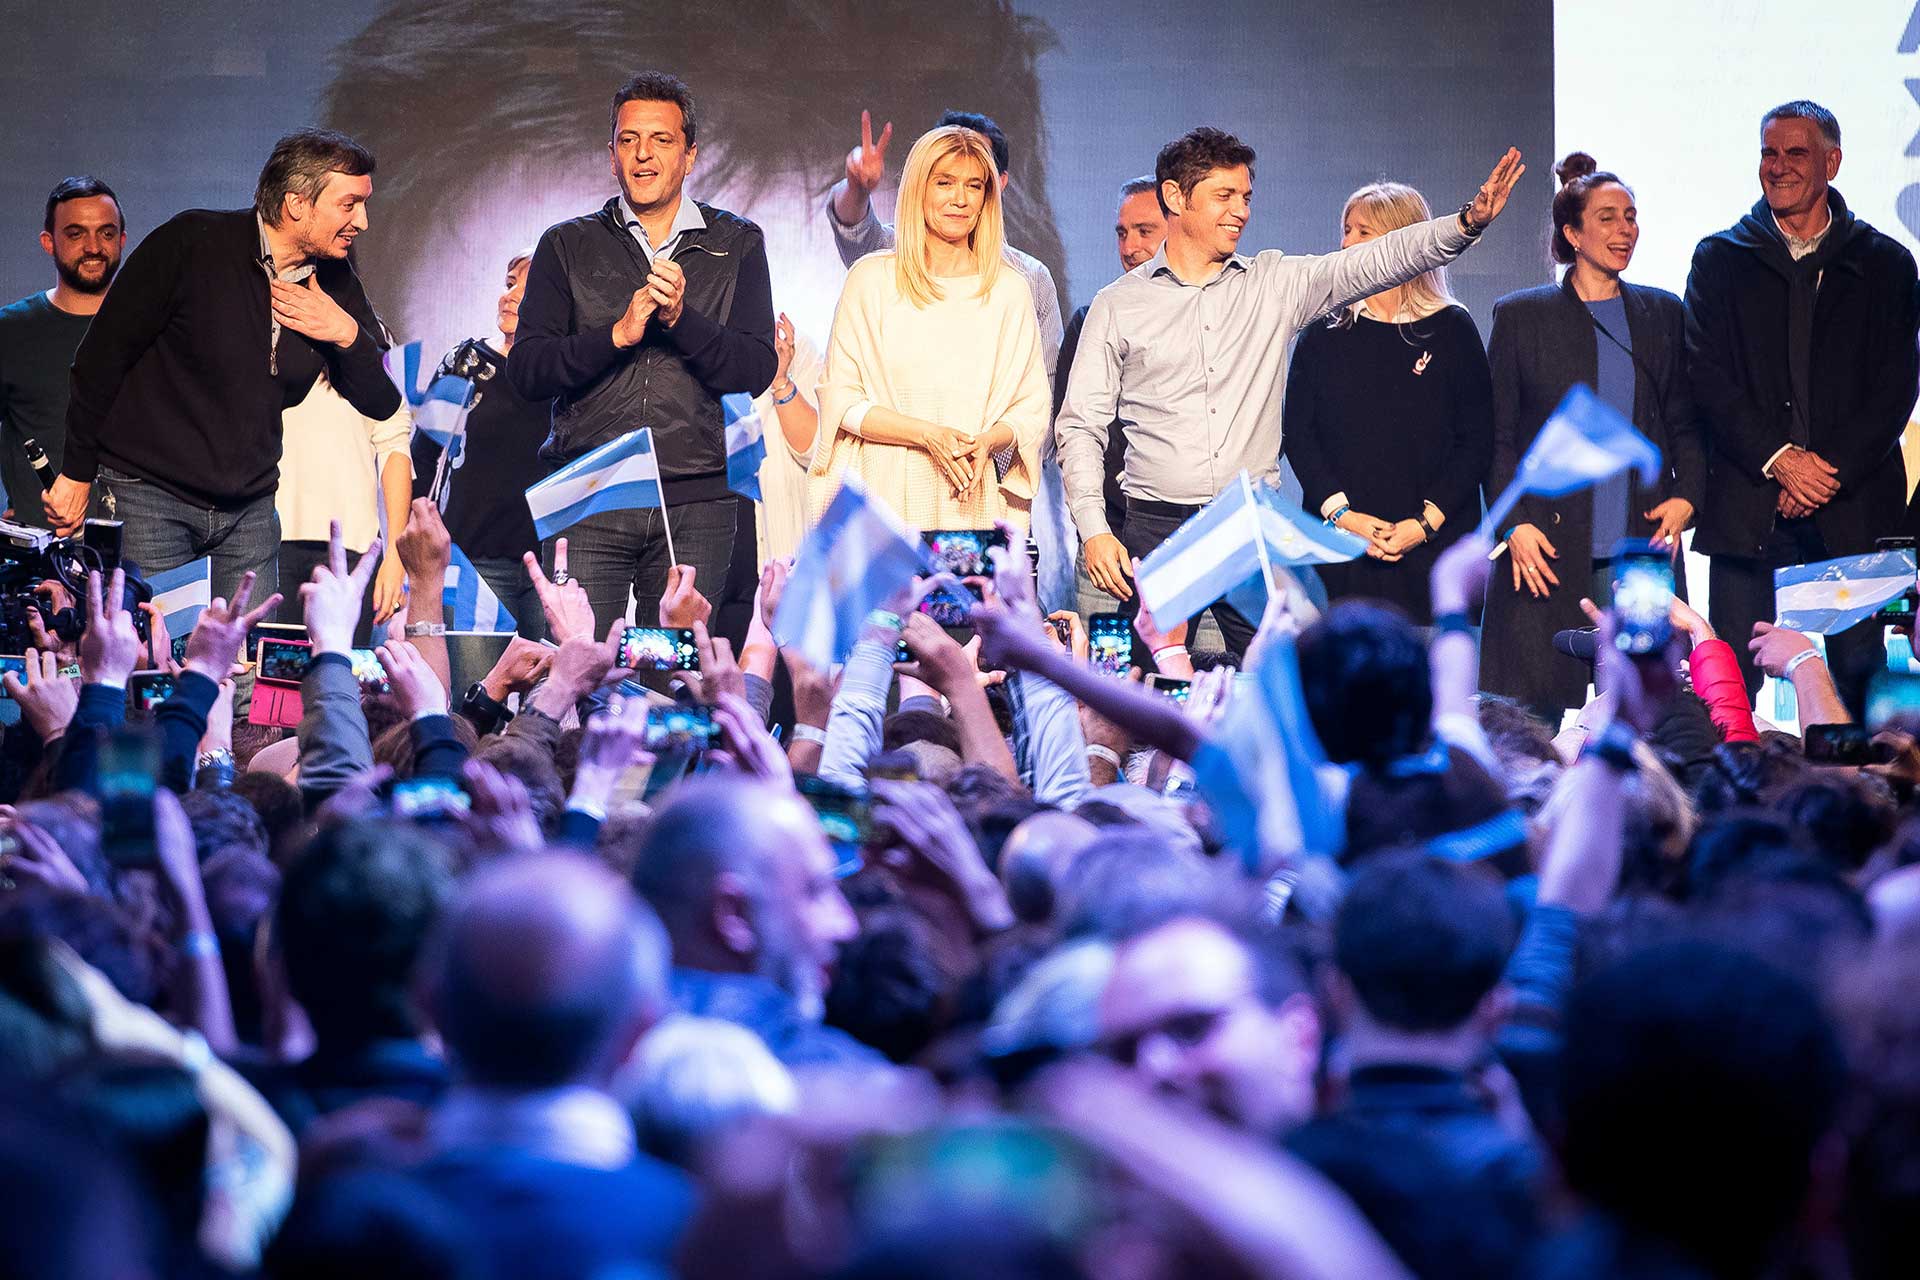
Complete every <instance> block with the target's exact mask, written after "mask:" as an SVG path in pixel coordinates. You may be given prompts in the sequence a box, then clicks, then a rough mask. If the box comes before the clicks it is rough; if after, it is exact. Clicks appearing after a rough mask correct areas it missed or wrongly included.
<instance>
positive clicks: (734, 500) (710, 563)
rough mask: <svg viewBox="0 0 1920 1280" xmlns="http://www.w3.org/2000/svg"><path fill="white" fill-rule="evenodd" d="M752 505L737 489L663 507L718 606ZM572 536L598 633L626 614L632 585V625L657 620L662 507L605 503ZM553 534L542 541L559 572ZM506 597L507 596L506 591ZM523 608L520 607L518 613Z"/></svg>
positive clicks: (678, 547) (570, 545) (683, 553)
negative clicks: (737, 533) (743, 514)
mask: <svg viewBox="0 0 1920 1280" xmlns="http://www.w3.org/2000/svg"><path fill="white" fill-rule="evenodd" d="M743 505H745V506H746V507H747V510H748V511H749V512H751V511H752V510H753V508H752V506H751V505H749V504H746V503H745V501H744V500H743V499H741V498H738V497H733V496H729V497H725V498H716V499H714V500H712V501H710V502H687V503H682V504H681V505H679V506H677V507H674V508H673V509H672V510H671V511H669V512H667V513H665V514H666V518H667V519H669V520H671V521H672V527H673V549H674V552H675V553H676V554H677V555H678V556H679V558H680V563H681V564H685V565H692V566H693V569H694V577H693V585H694V589H695V590H697V591H699V592H700V594H701V595H704V596H705V597H706V598H707V599H708V600H710V601H712V602H713V604H714V606H715V607H716V608H717V607H718V606H719V604H720V601H721V599H722V597H723V593H724V590H725V587H726V583H727V567H728V564H729V562H730V561H731V560H732V558H733V543H734V530H735V529H736V528H737V527H738V521H739V517H740V508H741V507H742V506H743ZM559 536H560V537H563V538H565V539H566V540H567V572H568V573H570V574H572V575H573V576H574V577H575V578H577V579H579V582H580V585H581V586H582V587H584V588H585V589H586V592H587V599H588V600H590V601H592V602H593V628H594V634H595V635H597V636H604V635H606V634H607V628H609V627H611V626H612V625H613V622H614V619H616V618H624V617H626V616H627V595H628V593H629V592H631V593H632V595H633V598H634V601H635V604H634V615H633V616H634V625H636V626H642V627H651V626H656V625H658V622H659V615H660V597H661V595H663V594H664V593H665V592H666V589H667V569H668V568H669V567H670V566H671V564H672V561H671V560H670V559H669V557H668V555H667V538H666V532H665V529H664V528H663V526H662V513H661V512H660V511H658V510H627V511H603V512H601V513H600V514H599V515H592V516H588V517H587V518H586V519H584V520H582V521H581V522H580V523H578V524H576V525H573V526H572V527H571V528H568V529H566V530H563V531H562V532H561V533H560V534H559ZM553 544H554V539H553V538H548V539H547V540H546V542H545V543H544V544H542V546H541V549H540V550H541V557H542V559H544V560H545V562H546V569H547V572H548V573H552V572H553ZM502 598H503V599H504V597H502ZM519 616H520V615H519V614H517V613H516V614H514V617H515V618H516V619H518V618H519Z"/></svg>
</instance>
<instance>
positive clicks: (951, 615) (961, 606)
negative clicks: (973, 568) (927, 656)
mask: <svg viewBox="0 0 1920 1280" xmlns="http://www.w3.org/2000/svg"><path fill="white" fill-rule="evenodd" d="M982 598H983V597H982V596H981V594H980V588H978V587H976V586H974V585H973V584H972V583H966V584H964V585H963V589H962V590H960V591H955V590H953V589H952V588H950V587H935V588H934V589H933V590H931V591H929V592H927V594H926V597H925V598H924V599H922V600H921V601H920V612H921V613H924V614H926V615H927V616H928V617H929V618H932V619H933V620H934V621H935V622H937V623H939V624H940V625H941V626H943V627H945V628H946V629H947V630H948V631H949V632H951V631H954V630H960V629H964V628H966V627H969V626H971V625H972V620H973V606H974V605H975V604H977V603H978V602H979V601H980V600H981V599H982Z"/></svg>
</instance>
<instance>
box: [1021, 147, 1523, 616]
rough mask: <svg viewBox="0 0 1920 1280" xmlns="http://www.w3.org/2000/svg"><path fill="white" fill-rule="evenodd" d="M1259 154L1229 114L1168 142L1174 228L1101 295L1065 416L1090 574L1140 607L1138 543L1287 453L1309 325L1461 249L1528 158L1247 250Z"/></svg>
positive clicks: (1164, 160)
mask: <svg viewBox="0 0 1920 1280" xmlns="http://www.w3.org/2000/svg"><path fill="white" fill-rule="evenodd" d="M1253 161H1254V154H1253V148H1252V147H1249V146H1247V145H1246V144H1245V143H1243V142H1241V141H1240V140H1239V139H1238V138H1235V137H1234V136H1233V135H1231V134H1228V133H1224V132H1222V131H1221V130H1219V129H1207V128H1201V129H1195V130H1193V131H1192V132H1191V133H1188V134H1186V135H1185V136H1184V137H1181V138H1177V139H1175V140H1174V141H1173V142H1170V143H1168V144H1167V145H1166V146H1165V147H1163V148H1162V149H1161V151H1160V155H1159V158H1158V159H1157V160H1156V162H1155V165H1154V178H1155V180H1156V181H1157V182H1158V183H1159V194H1160V205H1161V208H1162V209H1163V210H1164V211H1165V212H1166V215H1167V240H1166V243H1165V244H1164V245H1162V246H1161V248H1160V252H1158V253H1156V254H1155V255H1154V256H1153V257H1152V258H1150V259H1149V260H1148V261H1147V262H1146V263H1144V264H1143V265H1141V266H1139V267H1136V268H1134V269H1133V270H1132V271H1129V272H1128V273H1127V274H1126V275H1124V276H1121V277H1120V278H1119V279H1118V280H1116V281H1114V282H1113V283H1112V284H1110V285H1108V286H1107V287H1106V288H1104V289H1102V290H1101V291H1100V292H1099V293H1098V294H1097V295H1095V297H1094V300H1093V304H1092V306H1091V307H1090V308H1089V309H1088V311H1087V319H1086V324H1085V326H1084V327H1083V329H1082V332H1081V336H1080V347H1079V350H1078V352H1077V353H1076V355H1075V358H1074V363H1073V373H1072V376H1071V377H1070V378H1069V380H1068V383H1067V395H1066V402H1065V404H1064V405H1063V406H1062V407H1061V410H1060V415H1059V417H1058V418H1057V419H1055V423H1054V430H1055V433H1056V441H1057V444H1058V447H1059V452H1060V467H1061V472H1062V474H1063V476H1064V478H1065V481H1066V490H1067V504H1068V507H1069V509H1070V510H1071V511H1072V513H1073V518H1074V522H1075V523H1076V524H1077V525H1078V526H1079V530H1080V536H1081V538H1082V540H1083V543H1084V546H1083V554H1084V556H1085V557H1086V564H1087V573H1088V576H1090V577H1091V578H1092V579H1093V581H1094V583H1095V585H1097V586H1098V587H1100V589H1101V590H1103V591H1105V592H1107V594H1109V595H1111V596H1113V597H1114V598H1115V599H1117V600H1120V601H1124V602H1127V603H1125V604H1124V605H1123V606H1122V608H1123V610H1124V611H1127V612H1131V611H1132V609H1133V608H1134V607H1136V606H1135V605H1134V604H1133V603H1132V598H1133V589H1132V588H1131V586H1129V585H1128V579H1129V578H1130V577H1131V575H1132V558H1133V557H1135V556H1140V557H1144V556H1145V555H1146V554H1147V553H1148V552H1150V551H1152V550H1153V549H1154V548H1155V547H1157V546H1159V545H1160V543H1161V542H1162V541H1164V540H1165V538H1166V537H1167V535H1168V534H1170V533H1172V532H1173V531H1174V530H1175V529H1177V528H1178V527H1179V526H1180V524H1181V523H1182V522H1184V521H1185V520H1186V519H1187V517H1188V516H1190V515H1192V514H1193V513H1194V512H1195V511H1198V510H1199V509H1200V508H1201V507H1203V506H1205V505H1206V504H1207V503H1209V502H1211V501H1212V500H1213V499H1214V497H1215V496H1216V495H1218V494H1219V493H1220V492H1221V490H1223V489H1225V488H1226V486H1227V485H1228V484H1230V483H1232V481H1233V479H1234V478H1235V477H1236V476H1237V475H1239V473H1240V472H1241V471H1250V472H1252V473H1253V474H1254V475H1255V476H1256V477H1265V476H1268V475H1270V474H1272V473H1273V472H1275V471H1276V470H1277V469H1278V467H1279V459H1280V405H1281V400H1282V397H1283V394H1284V392H1285V388H1286V369H1287V355H1288V351H1289V348H1290V347H1291V346H1292V343H1293V336H1294V334H1295V333H1296V332H1297V331H1298V330H1299V329H1300V328H1301V326H1303V325H1306V324H1309V323H1311V322H1312V321H1313V320H1314V318H1315V317H1317V316H1322V315H1325V314H1326V313H1327V312H1329V311H1332V310H1333V309H1335V308H1336V307H1342V306H1346V305H1348V304H1349V303H1352V302H1357V301H1359V300H1360V299H1361V298H1365V297H1368V296H1370V295H1372V294H1375V293H1378V292H1380V291H1381V290H1383V289H1390V288H1392V287H1394V286H1395V285H1398V284H1404V283H1405V282H1406V281H1408V280H1411V279H1413V278H1414V277H1415V276H1417V275H1419V274H1421V273H1422V272H1424V271H1430V270H1432V269H1433V268H1435V267H1440V266H1445V265H1446V264H1447V263H1448V262H1451V261H1452V260H1453V259H1454V258H1455V257H1457V256H1459V254H1460V252H1461V251H1462V250H1463V249H1465V248H1466V247H1467V246H1468V245H1469V244H1471V243H1473V241H1474V239H1475V238H1476V237H1478V236H1479V234H1480V233H1481V231H1483V230H1484V229H1485V228H1486V226H1487V224H1488V223H1490V222H1492V221H1493V219H1494V218H1495V217H1496V216H1498V215H1499V213H1500V210H1501V209H1502V208H1503V207H1505V205H1506V202H1507V196H1508V194H1509V193H1511V191H1512V190H1513V184H1514V183H1515V182H1516V181H1518V180H1519V177H1520V175H1521V174H1522V173H1523V172H1525V170H1526V166H1525V165H1523V164H1521V163H1520V153H1519V152H1518V151H1515V150H1512V149H1509V150H1508V152H1507V154H1506V155H1505V156H1503V157H1502V158H1501V160H1500V163H1499V164H1498V165H1496V166H1495V167H1494V170H1493V173H1492V174H1491V175H1490V176H1489V177H1488V179H1487V181H1486V183H1485V184H1484V185H1483V186H1482V187H1481V188H1480V190H1479V192H1478V194H1476V195H1475V197H1474V198H1473V200H1472V201H1471V202H1470V203H1468V204H1466V205H1463V206H1462V207H1461V209H1460V211H1459V212H1458V213H1450V214H1446V215H1444V216H1442V217H1439V218H1435V219H1433V220H1432V221H1431V222H1423V223H1417V224H1415V225H1414V226H1411V227H1405V228H1402V229H1400V230H1398V231H1393V232H1389V233H1388V234H1386V235H1384V236H1380V237H1378V238H1376V239H1373V240H1369V241H1366V242H1365V243H1363V244H1357V245H1355V246H1353V247H1352V248H1350V249H1343V250H1341V251H1339V252H1338V253H1330V254H1324V255H1319V256H1307V257H1289V256H1288V255H1286V254H1284V253H1281V252H1280V251H1279V250H1277V249H1269V250H1267V251H1265V252H1263V253H1260V254H1257V255H1255V256H1253V257H1247V256H1245V255H1244V254H1241V253H1239V252H1238V251H1237V250H1238V247H1239V243H1240V236H1241V233H1242V232H1243V231H1245V229H1246V225H1247V221H1248V219H1249V218H1250V217H1251V214H1252V200H1253ZM1115 419H1118V420H1119V421H1120V422H1121V423H1123V424H1124V428H1125V431H1126V436H1127V460H1126V468H1125V474H1124V477H1123V479H1122V481H1121V487H1122V490H1123V491H1124V493H1125V495H1126V502H1127V518H1126V526H1125V528H1124V530H1121V531H1118V532H1116V531H1115V530H1113V529H1111V528H1109V527H1108V523H1107V517H1106V504H1105V501H1104V498H1103V495H1102V481H1103V477H1104V474H1105V469H1104V454H1105V450H1106V443H1107V432H1108V430H1109V428H1110V426H1111V424H1112V423H1113V422H1114V421H1115ZM1123 537H1124V540H1123ZM1213 612H1214V617H1215V618H1216V619H1217V620H1218V621H1219V623H1220V627H1221V630H1222V632H1223V634H1224V635H1225V636H1226V639H1227V644H1228V647H1229V648H1230V649H1232V650H1233V651H1234V652H1236V653H1239V652H1242V651H1243V650H1244V648H1245V646H1246V643H1247V641H1248V640H1250V639H1251V638H1252V635H1253V626H1252V624H1251V623H1250V622H1249V621H1248V620H1247V619H1245V618H1242V617H1241V616H1240V615H1239V614H1238V613H1236V612H1234V611H1233V610H1232V609H1230V608H1228V607H1227V606H1225V605H1224V604H1216V605H1214V606H1213ZM1162 621H1163V623H1165V624H1171V623H1173V622H1175V621H1178V619H1163V620H1162Z"/></svg>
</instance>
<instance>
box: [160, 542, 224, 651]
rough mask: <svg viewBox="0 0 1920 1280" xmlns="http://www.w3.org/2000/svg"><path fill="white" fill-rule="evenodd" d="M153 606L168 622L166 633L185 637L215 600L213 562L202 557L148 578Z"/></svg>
mask: <svg viewBox="0 0 1920 1280" xmlns="http://www.w3.org/2000/svg"><path fill="white" fill-rule="evenodd" d="M147 585H148V586H150V587H152V588H153V604H154V607H155V608H157V609H159V610H160V616H161V617H163V618H165V619H166V620H167V634H168V635H171V636H184V635H186V634H187V633H188V632H189V631H192V630H193V624H194V623H196V622H198V621H200V614H201V613H202V612H203V611H204V610H205V609H206V607H207V605H208V604H210V603H212V601H213V561H212V560H211V559H210V558H207V557H202V558H201V559H199V560H193V561H189V562H188V563H186V564H183V565H181V566H180V567H179V568H177V569H168V570H166V571H165V572H162V573H150V574H148V575H147Z"/></svg>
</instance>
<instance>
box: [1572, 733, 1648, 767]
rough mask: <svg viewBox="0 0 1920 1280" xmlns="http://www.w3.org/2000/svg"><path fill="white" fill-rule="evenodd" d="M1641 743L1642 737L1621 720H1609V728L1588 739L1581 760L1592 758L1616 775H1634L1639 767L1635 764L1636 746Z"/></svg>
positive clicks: (1581, 750)
mask: <svg viewBox="0 0 1920 1280" xmlns="http://www.w3.org/2000/svg"><path fill="white" fill-rule="evenodd" d="M1639 741H1640V735H1638V734H1636V733H1635V732H1634V731H1633V730H1632V729H1630V728H1628V727H1627V726H1626V725H1625V724H1624V723H1622V722H1621V721H1619V720H1609V721H1608V722H1607V727H1606V728H1604V729H1602V730H1601V731H1600V732H1599V733H1597V734H1593V735H1592V736H1590V737H1588V739H1587V743H1586V745H1585V746H1583V747H1581V748H1580V758H1581V759H1582V760H1585V759H1586V758H1587V757H1589V756H1591V757H1593V758H1594V759H1595V760H1598V761H1599V762H1600V763H1601V764H1604V765H1606V766H1607V767H1608V768H1609V769H1612V770H1614V771H1615V772H1616V773H1632V772H1633V771H1634V770H1635V768H1637V766H1636V765H1635V764H1634V762H1633V747H1634V744H1635V743H1637V742H1639Z"/></svg>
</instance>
